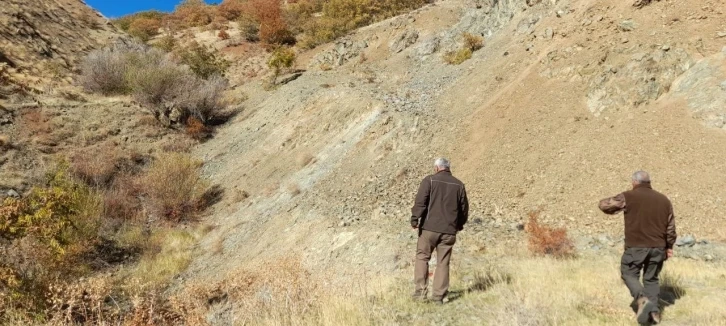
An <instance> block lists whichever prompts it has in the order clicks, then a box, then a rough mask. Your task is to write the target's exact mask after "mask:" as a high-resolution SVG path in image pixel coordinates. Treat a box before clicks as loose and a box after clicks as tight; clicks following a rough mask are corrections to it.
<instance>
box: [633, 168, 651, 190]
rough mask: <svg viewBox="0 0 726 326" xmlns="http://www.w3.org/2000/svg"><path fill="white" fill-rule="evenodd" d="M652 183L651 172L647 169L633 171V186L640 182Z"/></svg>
mask: <svg viewBox="0 0 726 326" xmlns="http://www.w3.org/2000/svg"><path fill="white" fill-rule="evenodd" d="M644 183H645V184H650V174H648V172H645V171H637V172H635V173H633V186H637V185H639V184H644Z"/></svg>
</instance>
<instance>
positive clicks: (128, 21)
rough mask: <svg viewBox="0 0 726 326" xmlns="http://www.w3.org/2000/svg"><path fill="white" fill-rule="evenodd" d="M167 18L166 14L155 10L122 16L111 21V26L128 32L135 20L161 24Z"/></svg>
mask: <svg viewBox="0 0 726 326" xmlns="http://www.w3.org/2000/svg"><path fill="white" fill-rule="evenodd" d="M166 16H168V14H166V13H163V12H160V11H156V10H149V11H142V12H138V13H135V14H131V15H127V16H123V17H121V18H118V19H115V20H113V24H114V25H115V26H116V27H118V28H120V29H121V30H123V31H125V32H128V31H129V29H130V28H131V25H132V24H133V23H134V21H136V20H137V19H147V20H155V21H159V23H160V24H161V21H162V20H163V19H164V18H165V17H166Z"/></svg>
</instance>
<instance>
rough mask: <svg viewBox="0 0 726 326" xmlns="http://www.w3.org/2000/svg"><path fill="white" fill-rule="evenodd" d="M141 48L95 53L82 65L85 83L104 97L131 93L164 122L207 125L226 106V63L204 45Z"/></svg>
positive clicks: (136, 45)
mask: <svg viewBox="0 0 726 326" xmlns="http://www.w3.org/2000/svg"><path fill="white" fill-rule="evenodd" d="M176 54H177V55H178V61H176V60H175V59H174V58H173V57H171V56H169V55H167V54H165V53H164V52H163V51H161V50H159V49H155V48H150V47H147V46H144V45H140V44H132V45H117V46H115V47H111V48H106V49H102V50H97V51H93V52H91V53H90V54H89V55H88V57H86V58H85V60H84V61H83V63H82V65H81V69H82V75H81V84H82V85H83V86H84V87H85V88H86V90H88V91H91V92H97V93H101V94H104V95H114V94H130V95H132V96H133V97H134V98H135V99H136V100H137V101H138V102H139V103H141V104H142V105H143V106H144V107H146V108H147V109H149V110H151V112H152V113H153V114H154V116H155V117H156V118H157V119H159V120H160V121H162V122H163V123H165V124H173V123H183V122H185V121H186V120H187V118H188V117H190V116H193V117H196V118H197V119H199V120H200V121H202V122H203V123H207V122H208V121H210V120H211V119H213V118H214V117H215V114H217V113H218V112H220V111H221V110H222V109H223V108H224V107H225V104H224V102H223V96H222V95H223V92H224V90H225V89H226V87H227V80H226V79H225V78H223V77H222V76H221V74H222V73H223V72H224V71H225V70H226V69H227V67H228V63H227V62H226V61H225V60H224V59H222V58H220V57H218V56H217V55H216V54H214V53H212V52H210V51H209V50H208V49H206V48H204V47H202V46H200V45H198V44H197V45H192V46H191V47H190V48H185V49H181V50H179V51H178V52H176Z"/></svg>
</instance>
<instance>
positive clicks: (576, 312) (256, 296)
mask: <svg viewBox="0 0 726 326" xmlns="http://www.w3.org/2000/svg"><path fill="white" fill-rule="evenodd" d="M490 254H491V253H488V254H487V256H489V255H490ZM491 256H493V257H492V258H490V259H487V260H483V261H482V262H481V263H477V264H467V266H463V264H461V263H458V264H456V265H455V266H453V268H454V270H453V273H452V287H451V293H450V297H451V301H450V302H448V303H447V304H445V305H443V306H435V305H431V304H426V303H418V302H413V301H412V300H411V298H410V294H411V289H412V284H411V281H410V278H411V277H410V275H409V274H411V271H410V270H403V271H400V272H397V273H396V275H393V276H388V277H381V278H374V279H370V278H369V279H366V278H363V277H361V278H356V280H354V281H352V283H351V285H349V286H348V287H347V288H341V287H336V288H333V287H332V286H325V285H323V284H324V283H325V282H324V280H325V279H327V278H326V277H324V276H323V275H317V276H316V275H314V274H311V275H310V277H309V278H306V279H305V281H306V282H311V283H318V284H321V286H307V285H306V286H304V287H303V288H304V289H305V291H304V292H300V291H298V290H299V289H301V286H302V285H299V284H298V285H294V286H293V285H290V286H293V287H294V288H295V289H298V290H295V291H293V292H283V293H278V294H275V291H276V290H275V289H277V290H281V289H284V290H285V291H290V289H291V288H289V287H285V288H274V287H272V288H271V287H264V286H263V287H258V288H257V290H256V291H253V292H250V293H248V294H247V295H244V296H238V297H236V301H235V302H230V304H231V305H232V307H234V308H232V310H231V314H232V315H234V316H238V318H241V319H236V318H235V319H236V320H237V321H239V322H242V321H243V322H242V324H245V325H432V324H435V325H442V324H447V325H633V324H634V323H635V319H634V314H633V312H632V310H631V309H630V307H629V304H630V302H631V298H630V297H629V294H628V291H627V289H626V287H625V286H624V285H623V283H622V281H621V279H620V274H619V262H620V257H619V256H618V255H616V254H614V253H605V252H603V253H602V254H599V255H598V254H595V253H587V254H584V255H581V256H580V257H578V258H575V259H568V260H556V259H551V258H546V257H545V258H541V257H530V256H528V255H527V254H525V253H522V252H519V253H515V255H514V256H510V257H506V256H505V255H497V254H491ZM280 266H281V268H287V267H289V266H294V267H295V268H302V267H301V266H300V265H289V264H288V265H284V266H283V265H280ZM285 266H287V267H285ZM409 269H410V268H409ZM275 275H279V276H282V277H284V275H288V274H286V273H285V272H281V271H279V270H278V271H277V272H276V273H275ZM268 276H271V274H269V275H268ZM662 278H663V282H662V283H663V285H670V286H674V287H676V288H678V291H679V292H680V294H681V295H682V296H681V297H680V298H679V299H677V300H676V301H675V304H673V305H670V306H668V307H666V308H665V310H664V314H663V315H664V320H665V321H666V323H667V324H670V325H726V311H724V310H723V309H721V305H722V303H723V302H726V292H724V291H723V290H722V289H723V288H724V287H725V286H726V265H724V263H705V262H697V261H693V260H686V259H683V258H675V259H672V260H671V261H669V262H667V263H666V267H665V269H664V273H663V274H662ZM278 281H281V282H283V283H279V284H284V280H278ZM300 281H301V279H299V278H296V279H294V282H293V283H299V282H300ZM267 282H271V281H270V280H269V279H268V280H267ZM260 289H264V291H272V292H264V291H263V292H264V293H267V294H266V295H267V296H268V297H275V298H286V300H271V301H270V300H268V301H264V300H263V301H260V300H261V299H260V298H261V296H260V291H261V290H260ZM284 293H295V295H282V296H280V295H279V294H284ZM303 293H304V294H303ZM301 294H302V295H301ZM263 297H264V296H263ZM301 299H302V300H305V302H304V304H303V305H296V304H295V303H294V302H291V301H290V300H301ZM291 305H293V306H295V307H296V309H290V307H291ZM253 307H254V308H255V309H254V311H255V313H254V314H250V313H249V312H250V311H251V310H250V308H253ZM300 307H304V309H300ZM243 316H244V317H243Z"/></svg>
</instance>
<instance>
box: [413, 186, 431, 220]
mask: <svg viewBox="0 0 726 326" xmlns="http://www.w3.org/2000/svg"><path fill="white" fill-rule="evenodd" d="M430 178H431V176H428V177H426V178H424V179H423V180H422V181H421V185H419V187H418V192H417V193H416V199H415V200H414V203H413V208H411V226H418V223H419V219H421V218H424V217H426V214H428V205H429V193H430V191H431V180H430Z"/></svg>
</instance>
